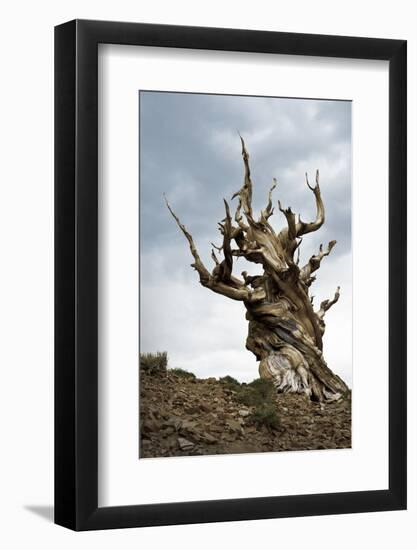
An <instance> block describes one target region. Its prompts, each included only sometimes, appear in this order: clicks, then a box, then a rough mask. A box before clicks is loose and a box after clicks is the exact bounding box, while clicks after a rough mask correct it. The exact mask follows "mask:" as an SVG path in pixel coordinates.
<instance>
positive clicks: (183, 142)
mask: <svg viewBox="0 0 417 550" xmlns="http://www.w3.org/2000/svg"><path fill="white" fill-rule="evenodd" d="M351 107H352V104H351V102H350V101H348V100H346V101H341V100H332V99H307V98H306V99H304V98H281V97H257V96H256V97H255V96H243V95H242V96H237V95H216V94H204V93H198V94H197V93H181V92H165V91H164V92H160V91H140V92H139V121H138V123H139V136H140V139H139V180H140V181H139V185H140V204H139V209H140V228H139V232H140V235H139V242H140V250H139V264H140V269H139V273H140V281H139V284H140V323H139V325H140V357H139V430H140V434H139V442H140V444H139V447H140V448H139V458H140V459H142V458H156V457H173V456H197V455H217V454H236V453H258V452H277V451H296V450H304V451H313V450H319V449H345V448H350V447H351V398H352V247H351V217H352V216H351Z"/></svg>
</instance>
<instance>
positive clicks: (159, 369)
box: [139, 351, 168, 374]
mask: <svg viewBox="0 0 417 550" xmlns="http://www.w3.org/2000/svg"><path fill="white" fill-rule="evenodd" d="M139 364H140V368H141V369H142V370H144V371H145V372H148V373H149V374H163V373H166V371H167V365H168V354H167V352H166V351H162V352H161V351H158V352H157V353H141V354H140V356H139Z"/></svg>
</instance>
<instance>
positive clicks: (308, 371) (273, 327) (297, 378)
mask: <svg viewBox="0 0 417 550" xmlns="http://www.w3.org/2000/svg"><path fill="white" fill-rule="evenodd" d="M241 142H242V156H243V163H244V168H245V175H244V182H243V186H242V187H241V189H240V190H239V191H238V192H237V193H235V194H234V195H233V197H232V199H234V198H237V199H238V204H237V208H236V211H235V214H234V222H235V223H233V222H232V216H231V214H230V208H229V205H228V203H227V201H226V200H224V204H225V211H226V217H225V219H224V220H222V222H221V223H219V228H220V232H221V234H222V236H223V244H222V246H221V247H216V246H214V245H213V246H214V248H215V249H217V250H218V252H219V253H222V254H223V259H222V261H219V259H218V257H217V255H216V253H215V252H214V249H213V250H212V258H213V261H214V264H215V266H214V269H213V270H212V271H211V272H210V271H209V270H208V269H207V268H206V267H205V266H204V264H203V262H202V261H201V258H200V256H199V254H198V251H197V249H196V247H195V244H194V241H193V238H192V236H191V234H190V233H189V232H188V231H187V229H186V228H185V226H184V225H183V224H182V223H181V222H180V220H179V218H178V217H177V216H176V215H175V213H174V212H173V210H172V209H171V207H170V205H169V203H168V202H167V206H168V208H169V211H170V212H171V214H172V216H173V217H174V219H175V220H176V222H177V224H178V226H179V227H180V229H181V231H182V232H183V233H184V235H185V236H186V238H187V239H188V242H189V245H190V250H191V253H192V255H193V257H194V263H193V264H191V265H192V267H194V268H195V269H196V270H197V272H198V274H199V277H200V283H201V284H202V285H203V286H205V287H207V288H209V289H210V290H212V291H214V292H217V293H219V294H222V295H224V296H227V297H228V298H232V299H234V300H240V301H243V303H244V305H245V307H246V318H247V320H248V321H249V331H248V337H247V340H246V347H247V349H249V350H250V351H252V353H254V354H255V356H256V358H257V360H258V361H260V365H259V374H260V376H261V377H263V378H270V379H271V380H272V381H273V382H274V384H275V386H276V388H277V390H278V391H279V392H297V393H306V394H307V395H309V396H310V397H311V399H314V400H317V401H329V400H336V399H339V398H340V397H341V396H342V395H343V394H344V393H345V392H346V391H347V390H348V387H347V386H346V384H345V383H344V382H343V380H342V379H341V378H339V377H338V376H337V375H336V374H334V373H333V372H332V371H331V370H330V369H329V367H328V366H327V364H326V362H325V360H324V358H323V342H322V336H323V334H324V331H325V323H324V315H325V313H326V311H327V310H328V309H329V308H330V307H331V306H332V305H333V304H334V303H336V302H337V300H338V299H339V288H337V290H336V293H335V296H334V298H333V299H332V300H325V301H323V302H322V303H321V304H320V309H319V310H318V311H314V308H313V303H312V302H313V300H312V298H310V296H309V288H310V285H311V283H312V282H313V281H314V280H315V276H313V273H314V272H315V271H317V269H319V267H320V263H321V261H322V259H323V258H324V257H325V256H328V255H329V254H330V252H331V250H332V248H333V247H334V245H335V244H336V241H331V242H330V243H329V244H328V247H327V249H323V247H322V246H320V250H319V252H318V254H317V255H314V256H312V257H311V258H310V260H309V261H308V263H307V265H305V266H304V267H302V268H300V267H299V246H300V244H301V241H302V236H303V235H305V234H307V233H311V232H313V231H317V230H318V229H319V228H320V227H321V226H322V225H323V223H324V220H325V212H324V205H323V201H322V198H321V194H320V186H319V173H318V171H317V174H316V185H315V186H314V187H312V186H310V184H309V181H308V178H307V174H306V183H307V186H308V187H309V189H310V190H311V191H312V192H313V194H314V197H315V200H316V207H317V213H316V219H315V220H314V221H313V222H310V223H305V222H303V221H302V220H301V218H300V217H298V221H297V220H296V218H295V215H294V213H293V212H292V211H291V208H286V209H284V208H282V207H281V203H280V202H279V201H278V207H279V210H280V211H281V212H282V213H283V214H284V215H285V218H286V221H287V225H286V227H284V228H283V229H282V230H281V231H280V232H278V233H276V232H275V231H274V229H273V228H272V226H271V224H270V223H269V218H270V217H271V216H272V214H273V211H274V209H273V207H272V192H273V190H274V189H275V187H276V185H277V182H276V180H275V179H274V181H273V185H272V187H271V189H270V191H269V197H268V204H267V206H266V208H265V209H264V210H262V211H261V215H260V217H259V219H257V220H256V219H255V218H254V217H253V212H252V180H251V174H250V167H249V155H248V152H247V150H246V146H245V143H244V141H243V139H242V138H241ZM232 243H233V245H234V246H232ZM295 255H297V259H295V258H294V256H295ZM237 257H244V258H246V260H248V261H249V262H254V263H256V264H260V265H261V266H262V268H263V273H262V274H261V275H257V276H249V275H248V274H247V273H246V272H245V271H244V272H243V273H242V279H239V278H237V277H235V276H234V275H233V274H232V269H233V258H237Z"/></svg>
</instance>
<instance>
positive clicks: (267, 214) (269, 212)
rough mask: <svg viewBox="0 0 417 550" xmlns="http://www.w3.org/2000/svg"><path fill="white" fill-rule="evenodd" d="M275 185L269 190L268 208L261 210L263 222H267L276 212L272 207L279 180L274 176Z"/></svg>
mask: <svg viewBox="0 0 417 550" xmlns="http://www.w3.org/2000/svg"><path fill="white" fill-rule="evenodd" d="M273 182H274V183H273V185H272V187H271V189H270V190H269V193H268V204H267V205H266V208H265V210H261V220H260V221H261V222H264V223H266V222H267V221H268V219H269V218H270V217H271V216H272V214H273V213H274V209H273V207H272V193H273V191H274V189H275V188H276V186H277V184H278V182H277V180H276V178H273Z"/></svg>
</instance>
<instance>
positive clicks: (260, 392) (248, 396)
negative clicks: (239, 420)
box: [238, 378, 276, 407]
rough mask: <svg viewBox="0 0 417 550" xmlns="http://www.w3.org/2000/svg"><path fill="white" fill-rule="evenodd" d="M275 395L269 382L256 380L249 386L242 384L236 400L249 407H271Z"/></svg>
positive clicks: (272, 385) (261, 379) (262, 379)
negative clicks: (265, 405) (268, 405)
mask: <svg viewBox="0 0 417 550" xmlns="http://www.w3.org/2000/svg"><path fill="white" fill-rule="evenodd" d="M275 393H276V390H275V388H274V384H273V383H272V382H271V381H270V380H266V379H265V378H257V379H256V380H253V382H251V383H250V384H242V386H241V390H240V392H239V394H238V400H239V401H240V402H241V403H243V404H244V405H247V406H249V407H251V406H258V405H263V404H266V403H270V404H271V405H272V403H273V400H274V396H275Z"/></svg>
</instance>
